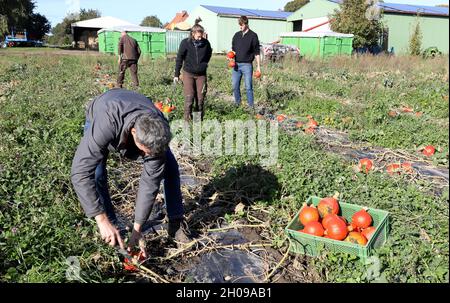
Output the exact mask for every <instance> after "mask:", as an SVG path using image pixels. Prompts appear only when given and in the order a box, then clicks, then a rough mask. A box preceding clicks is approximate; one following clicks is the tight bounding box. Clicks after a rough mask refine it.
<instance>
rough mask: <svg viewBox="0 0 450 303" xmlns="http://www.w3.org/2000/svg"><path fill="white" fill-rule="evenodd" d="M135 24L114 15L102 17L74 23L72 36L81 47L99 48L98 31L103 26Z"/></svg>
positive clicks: (76, 44) (77, 45)
mask: <svg viewBox="0 0 450 303" xmlns="http://www.w3.org/2000/svg"><path fill="white" fill-rule="evenodd" d="M130 25H131V26H132V25H134V24H132V23H130V22H128V21H125V20H121V19H118V18H114V17H100V18H94V19H89V20H84V21H79V22H76V23H72V38H73V41H74V42H75V46H76V47H79V48H89V49H98V36H97V32H98V31H99V30H100V29H102V28H110V27H114V26H130Z"/></svg>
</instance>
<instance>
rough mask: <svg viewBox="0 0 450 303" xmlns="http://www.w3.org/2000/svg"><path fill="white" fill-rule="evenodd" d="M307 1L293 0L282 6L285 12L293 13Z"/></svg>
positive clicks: (307, 0)
mask: <svg viewBox="0 0 450 303" xmlns="http://www.w3.org/2000/svg"><path fill="white" fill-rule="evenodd" d="M308 2H309V0H293V1H289V2H288V3H286V5H285V6H284V11H285V12H295V11H297V10H299V9H300V8H302V7H303V6H304V5H305V4H307V3H308Z"/></svg>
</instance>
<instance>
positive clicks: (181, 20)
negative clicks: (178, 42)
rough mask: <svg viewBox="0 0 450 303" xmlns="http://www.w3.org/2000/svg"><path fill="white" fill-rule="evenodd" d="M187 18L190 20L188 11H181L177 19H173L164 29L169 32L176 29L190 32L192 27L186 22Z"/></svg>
mask: <svg viewBox="0 0 450 303" xmlns="http://www.w3.org/2000/svg"><path fill="white" fill-rule="evenodd" d="M187 18H189V14H188V13H187V11H181V12H179V13H177V14H176V15H175V17H174V18H173V19H172V21H170V22H169V23H167V25H166V26H164V28H165V29H167V30H175V29H178V30H182V31H185V30H189V29H191V27H192V26H191V25H190V24H189V23H187V22H186V19H187Z"/></svg>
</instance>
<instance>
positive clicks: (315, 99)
mask: <svg viewBox="0 0 450 303" xmlns="http://www.w3.org/2000/svg"><path fill="white" fill-rule="evenodd" d="M20 51H21V52H23V50H20ZM53 51H54V50H48V54H46V55H44V56H42V55H33V56H23V54H22V53H15V52H14V50H11V51H9V50H8V51H6V52H5V53H4V55H3V56H1V57H0V64H1V66H2V67H3V68H2V70H0V107H1V108H2V110H1V111H0V137H1V138H2V140H1V141H0V197H1V198H0V280H1V281H8V282H67V279H66V270H67V269H68V265H67V264H66V259H67V258H68V257H69V256H76V257H78V258H79V261H80V266H81V278H82V279H83V280H84V281H87V282H121V281H123V280H125V279H126V278H127V277H126V275H124V273H123V272H122V270H121V264H120V262H119V260H118V258H117V257H116V255H115V254H114V251H113V250H112V249H110V248H109V247H108V246H106V245H103V244H102V242H101V239H100V238H99V237H98V234H97V227H96V225H95V222H93V221H92V220H89V219H86V218H85V216H84V213H83V211H82V209H81V206H80V204H79V202H78V199H77V197H76V195H75V193H74V191H73V189H72V185H71V183H70V178H69V175H70V167H71V162H72V159H73V154H74V152H75V149H76V147H77V145H78V143H79V140H80V138H81V135H82V127H83V120H84V105H85V103H86V102H88V99H89V98H92V97H94V96H96V95H98V94H99V93H100V92H101V91H102V89H101V88H100V86H99V85H98V83H97V82H96V81H95V80H96V79H95V76H94V73H93V72H92V71H93V67H94V65H95V64H96V63H97V62H99V63H101V66H102V72H103V73H108V74H111V75H112V76H114V71H115V70H116V68H117V63H116V59H115V58H114V57H113V56H54V55H52V52H53ZM31 53H32V52H30V54H31ZM413 59H414V60H415V61H413V62H411V61H409V60H411V58H390V57H389V58H383V57H370V58H353V59H351V58H345V59H342V61H339V60H338V59H336V60H333V61H317V62H302V63H301V64H297V65H295V66H294V65H291V64H290V65H285V66H282V65H281V66H280V65H276V66H275V65H263V74H264V76H263V79H262V80H261V81H258V82H256V81H255V86H254V87H255V95H256V96H257V99H256V100H257V104H266V105H268V106H270V107H271V108H273V109H274V110H275V111H276V112H283V113H286V114H292V115H295V116H298V117H306V115H308V114H311V115H313V116H314V118H315V119H316V120H317V121H318V122H319V124H321V125H325V126H326V127H328V128H334V129H340V130H343V131H346V132H349V133H350V134H351V136H352V138H355V139H358V140H365V141H367V143H370V144H373V145H375V146H382V147H388V148H393V149H396V148H402V149H405V150H407V151H409V152H410V153H415V152H416V147H417V146H418V145H422V144H426V143H427V144H428V143H431V144H434V145H436V146H439V147H440V148H441V149H442V150H443V152H442V153H443V156H442V159H443V160H445V159H446V157H445V154H446V153H448V136H449V135H448V114H449V112H448V111H449V109H448V101H445V97H447V98H448V84H447V82H446V80H445V79H444V76H445V75H446V74H447V67H448V57H444V56H442V57H437V58H435V60H423V59H421V58H413ZM405 62H406V63H405ZM402 64H405V65H402ZM366 69H367V70H366ZM374 71H375V72H374ZM208 72H209V73H208V81H209V82H208V84H209V87H208V89H209V91H208V94H207V98H208V99H207V100H208V102H207V109H206V118H207V119H218V120H219V121H225V120H228V119H248V118H249V117H250V116H249V114H248V113H247V111H246V110H244V109H243V108H234V107H233V106H232V104H231V102H230V100H228V99H227V97H229V96H231V88H230V78H231V74H230V73H229V70H228V69H227V67H226V65H225V60H224V59H223V57H214V58H213V59H212V62H211V64H210V67H209V69H208ZM139 73H140V77H141V79H142V85H141V86H142V87H141V88H140V91H141V92H142V93H144V94H145V95H146V96H149V97H151V98H152V99H153V100H154V101H157V100H164V99H165V98H167V97H169V98H171V99H172V100H173V101H174V103H175V105H176V106H177V108H178V109H177V110H176V111H175V113H174V117H173V118H174V119H176V118H180V117H181V116H182V107H183V100H184V99H183V93H182V89H181V87H178V88H177V89H176V90H175V91H173V90H172V87H171V78H172V76H173V75H172V73H173V62H171V61H169V60H156V61H148V60H147V61H146V60H144V61H142V63H141V65H140V69H139ZM386 78H388V79H390V80H391V81H392V83H393V86H392V88H389V87H385V86H384V85H383V82H384V80H385V79H386ZM126 80H127V81H129V80H130V79H129V77H127V79H126ZM125 85H128V82H126V83H125ZM55 92H57V93H55ZM288 92H291V93H288ZM243 97H244V98H245V94H243ZM447 100H448V99H447ZM243 101H244V102H245V99H244V100H243ZM402 103H405V104H408V105H410V106H412V107H413V108H414V110H416V111H422V112H424V115H423V117H422V118H417V117H415V116H413V115H407V114H404V115H400V116H398V117H396V118H391V117H389V116H388V115H387V111H388V110H390V109H392V108H398V107H399V106H401V105H402ZM281 105H283V107H281ZM343 119H346V120H343ZM344 121H347V122H344ZM349 121H350V122H349ZM114 161H115V160H114ZM117 161H119V160H117ZM210 163H213V168H214V169H213V172H212V174H213V182H211V193H212V192H213V190H218V191H219V192H220V193H221V194H222V195H223V196H226V195H230V194H229V192H232V193H235V192H238V193H239V194H240V195H241V197H248V198H251V201H246V202H251V203H254V204H255V205H257V206H258V207H260V208H261V209H264V210H265V212H264V213H267V214H268V216H269V219H270V222H269V223H270V226H271V229H272V231H273V233H274V234H273V243H274V245H276V247H284V248H285V246H286V242H285V241H284V238H285V237H284V232H283V229H284V227H285V226H286V225H287V223H288V221H290V220H291V218H292V215H293V214H294V213H295V212H296V211H298V208H299V207H300V205H301V204H302V203H303V202H304V201H305V200H306V198H308V197H309V196H311V195H318V196H325V195H330V194H333V193H334V192H335V191H338V192H340V193H341V195H342V199H343V200H344V201H346V202H353V203H356V204H360V205H366V206H369V207H374V208H379V209H383V210H386V211H389V212H390V213H391V216H392V217H391V219H392V220H391V232H390V238H389V241H388V242H387V243H386V244H385V245H384V246H383V247H382V248H380V249H379V250H378V251H377V252H376V255H377V256H378V258H379V261H380V264H381V270H380V271H381V275H380V277H378V278H376V279H375V280H373V279H372V280H370V279H369V278H368V276H367V266H366V265H364V264H361V263H360V262H359V261H358V260H356V259H355V258H354V257H352V256H349V255H342V254H324V255H323V256H321V257H320V258H317V259H313V258H308V257H305V258H304V259H303V260H302V263H303V264H304V266H306V268H307V271H308V272H312V273H315V275H316V282H383V281H385V282H390V283H392V282H448V280H449V279H448V272H449V270H448V261H449V245H448V243H449V242H448V241H449V240H448V239H449V234H448V226H449V222H448V215H449V208H448V190H447V191H446V193H445V194H444V195H443V196H442V197H439V196H433V195H430V194H429V192H428V189H429V184H427V183H426V182H423V183H421V184H420V185H419V186H417V185H416V184H411V183H408V181H407V180H406V179H405V178H403V177H402V176H399V177H397V178H392V177H390V176H388V175H386V174H385V173H382V172H380V171H374V172H371V173H369V174H368V175H363V174H360V173H355V172H354V171H353V170H352V164H354V163H349V162H348V161H346V160H344V159H342V158H341V157H338V156H336V155H333V154H329V153H327V152H325V151H324V150H323V149H322V147H321V146H320V145H318V144H317V143H316V142H315V140H314V137H310V136H306V135H301V134H297V135H288V134H287V133H284V132H281V133H280V137H279V158H278V163H277V165H275V166H271V167H267V168H264V169H262V168H261V167H259V162H258V159H257V158H254V157H250V156H248V155H245V156H239V157H238V156H218V157H216V158H215V159H212V160H211V161H210ZM114 164H117V163H115V162H114ZM445 165H446V166H448V163H447V164H445ZM243 185H248V186H247V187H244V186H243ZM227 192H228V194H227ZM224 217H225V218H226V219H229V220H235V219H237V218H242V217H244V218H245V216H242V214H241V213H238V214H234V215H233V214H227V215H225V216H224ZM128 278H129V277H128ZM131 278H134V277H131ZM369 280H370V281H369Z"/></svg>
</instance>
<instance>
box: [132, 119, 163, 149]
mask: <svg viewBox="0 0 450 303" xmlns="http://www.w3.org/2000/svg"><path fill="white" fill-rule="evenodd" d="M134 128H135V129H136V140H137V141H138V143H140V144H142V145H144V146H145V147H147V148H148V149H149V150H150V153H151V154H150V156H152V157H157V156H162V155H163V154H164V153H165V152H166V151H167V149H168V148H169V143H170V140H171V139H172V134H171V132H170V126H169V123H168V122H167V121H166V120H164V119H163V118H161V117H159V116H156V115H151V114H143V115H141V116H139V117H138V118H137V119H136V122H135V123H134Z"/></svg>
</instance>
